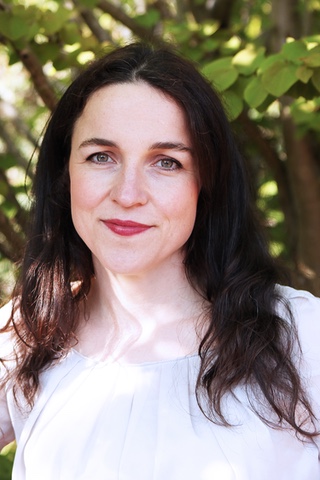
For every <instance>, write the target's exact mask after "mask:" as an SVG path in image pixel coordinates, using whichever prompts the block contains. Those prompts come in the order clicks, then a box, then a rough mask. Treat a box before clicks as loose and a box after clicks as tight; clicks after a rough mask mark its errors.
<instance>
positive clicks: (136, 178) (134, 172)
mask: <svg viewBox="0 0 320 480" xmlns="http://www.w3.org/2000/svg"><path fill="white" fill-rule="evenodd" d="M110 198H111V200H113V201H114V202H116V203H118V204H119V205H121V206H122V207H125V208H129V207H132V206H135V205H144V204H145V203H146V202H147V189H146V185H145V179H144V175H143V172H141V171H140V170H139V169H138V167H135V166H134V165H129V166H128V165H123V166H122V167H121V169H120V170H119V171H118V172H117V174H116V176H115V178H114V182H113V185H112V188H111V191H110Z"/></svg>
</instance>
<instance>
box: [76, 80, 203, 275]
mask: <svg viewBox="0 0 320 480" xmlns="http://www.w3.org/2000/svg"><path fill="white" fill-rule="evenodd" d="M69 172H70V189H71V212H72V219H73V223H74V226H75V228H76V230H77V232H78V234H79V235H80V237H81V238H82V239H83V241H84V242H85V243H86V245H87V246H88V247H89V249H90V250H91V252H92V255H93V263H94V268H95V271H96V272H97V269H99V268H101V267H103V268H104V269H107V270H109V271H111V272H113V273H115V274H128V275H139V274H142V273H144V272H147V271H150V270H152V269H157V268H158V267H159V266H165V265H168V266H169V265H171V266H172V265H173V264H177V262H178V264H179V265H181V261H182V260H183V246H184V245H185V243H186V241H187V240H188V238H189V236H190V234H191V232H192V229H193V226H194V222H195V216H196V207H197V200H198V194H199V182H198V175H197V171H196V166H195V162H194V159H193V153H192V145H191V140H190V135H189V132H188V129H187V125H186V121H185V117H184V113H183V110H182V109H181V108H180V107H179V106H178V105H177V104H176V103H175V102H174V101H173V100H172V99H170V98H169V97H167V96H165V95H164V94H163V93H162V92H160V91H158V90H156V89H154V88H153V87H151V86H149V85H148V84H146V83H143V82H137V83H125V84H115V85H110V86H107V87H103V88H102V89H100V90H98V91H97V92H95V93H94V94H93V95H92V96H91V97H90V99H89V100H88V102H87V105H86V107H85V109H84V111H83V113H82V115H81V116H80V117H79V119H78V120H77V122H76V124H75V127H74V133H73V137H72V145H71V155H70V165H69Z"/></svg>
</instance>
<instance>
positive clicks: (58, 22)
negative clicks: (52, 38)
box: [41, 6, 70, 35]
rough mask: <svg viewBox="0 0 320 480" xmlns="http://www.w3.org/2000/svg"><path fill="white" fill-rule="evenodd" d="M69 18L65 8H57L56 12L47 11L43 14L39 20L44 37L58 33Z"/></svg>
mask: <svg viewBox="0 0 320 480" xmlns="http://www.w3.org/2000/svg"><path fill="white" fill-rule="evenodd" d="M69 17H70V11H69V10H67V9H66V8H63V7H61V6H60V7H59V8H58V10H57V11H56V12H51V11H50V10H47V11H45V12H43V16H42V19H41V28H42V30H43V33H45V35H52V34H53V33H56V32H58V31H59V30H60V29H61V28H62V27H63V26H64V25H65V23H66V21H67V20H68V19H69Z"/></svg>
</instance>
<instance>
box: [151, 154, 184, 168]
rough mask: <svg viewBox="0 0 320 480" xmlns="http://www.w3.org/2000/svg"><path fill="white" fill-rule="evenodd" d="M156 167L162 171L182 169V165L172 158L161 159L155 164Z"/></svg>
mask: <svg viewBox="0 0 320 480" xmlns="http://www.w3.org/2000/svg"><path fill="white" fill-rule="evenodd" d="M156 165H157V166H159V167H161V168H162V169H163V170H178V169H179V168H182V165H181V163H180V162H178V160H174V159H173V158H170V157H166V158H161V159H160V160H158V161H157V163H156Z"/></svg>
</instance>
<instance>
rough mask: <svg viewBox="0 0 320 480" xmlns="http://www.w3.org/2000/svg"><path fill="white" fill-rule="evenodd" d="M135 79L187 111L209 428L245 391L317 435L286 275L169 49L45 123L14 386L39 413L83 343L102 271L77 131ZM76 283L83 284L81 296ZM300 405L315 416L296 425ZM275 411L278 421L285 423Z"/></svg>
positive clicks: (197, 86)
mask: <svg viewBox="0 0 320 480" xmlns="http://www.w3.org/2000/svg"><path fill="white" fill-rule="evenodd" d="M135 81H143V82H147V83H148V84H149V85H151V86H153V87H154V88H156V89H159V90H161V91H162V92H164V93H165V94H166V95H169V96H170V97H171V98H172V99H174V100H175V101H176V102H177V104H179V105H180V106H181V107H182V108H183V110H184V111H185V114H186V118H187V122H188V126H189V131H190V135H191V139H192V145H193V150H194V152H195V158H194V159H195V162H197V166H198V169H199V173H200V179H201V191H200V195H199V200H198V208H197V216H196V222H195V225H194V229H193V232H192V234H191V237H190V238H189V240H188V242H187V245H186V257H185V268H186V273H187V276H188V279H189V281H190V282H191V284H192V285H193V286H194V288H196V289H197V290H198V291H199V292H200V293H201V294H202V295H203V297H204V298H205V299H206V300H207V301H209V302H210V304H211V311H210V312H209V315H208V320H207V325H206V333H205V335H204V337H203V338H202V340H201V343H200V346H199V355H200V358H201V367H200V372H199V377H198V382H197V396H198V401H199V404H200V406H201V408H202V409H203V411H204V413H205V414H206V415H207V416H208V417H209V418H210V419H211V420H212V421H215V422H221V423H222V424H224V425H227V424H228V422H227V419H226V415H225V412H224V411H223V408H222V398H223V396H224V395H225V394H226V393H227V392H233V391H234V389H235V387H236V386H238V385H239V384H244V385H246V386H247V388H248V389H249V388H250V395H251V396H253V398H254V399H255V400H256V401H252V408H254V409H255V411H256V413H257V414H258V415H259V416H260V417H261V418H262V419H263V421H264V422H266V423H267V424H269V425H272V426H277V427H283V428H285V427H291V428H293V429H294V430H295V431H296V432H297V433H298V434H302V435H304V436H307V437H312V436H313V435H315V432H314V431H313V430H312V428H309V427H310V425H311V424H312V419H313V415H312V410H311V407H310V404H309V403H308V400H307V396H306V394H305V392H304V390H303V387H302V385H301V382H300V378H299V374H298V372H297V370H296V367H295V361H294V356H293V353H292V352H293V347H294V345H296V342H297V338H296V334H295V329H294V322H293V319H292V318H291V321H287V320H285V319H283V318H281V317H280V316H279V315H278V314H277V313H276V306H277V305H279V302H282V303H284V299H282V298H281V295H280V293H279V290H278V289H277V287H276V283H277V282H278V280H279V277H278V269H277V268H276V265H275V262H274V260H273V259H272V258H271V256H270V255H269V253H268V248H267V246H266V243H265V240H264V238H263V235H262V234H261V229H260V227H259V225H258V222H257V221H256V218H255V213H254V208H253V206H252V201H251V195H250V189H249V182H248V178H247V175H246V171H245V166H244V162H243V159H242V157H241V155H240V154H239V151H238V149H237V145H236V142H235V139H234V136H233V134H232V130H231V127H230V124H229V122H228V119H227V117H226V115H225V112H224V109H223V106H222V103H221V101H220V99H219V97H218V95H217V94H216V93H215V91H214V89H213V88H212V86H211V85H210V84H209V82H208V81H207V80H206V79H204V78H203V77H202V76H201V75H200V73H199V72H198V71H197V69H196V68H195V67H194V66H193V65H192V64H191V63H190V62H189V61H188V60H186V59H183V58H181V57H180V55H178V54H176V53H175V52H174V51H173V50H172V49H171V48H169V47H167V46H161V47H159V46H158V47H156V48H155V47H152V46H150V45H145V44H132V45H129V46H127V47H124V48H120V49H117V50H114V51H112V52H111V53H109V54H107V55H105V56H103V57H102V58H100V59H98V60H96V61H95V62H93V63H92V64H91V65H90V66H89V67H88V68H87V69H86V70H84V71H83V72H82V73H81V74H80V75H79V76H78V78H77V79H76V80H75V81H74V82H73V83H72V85H71V86H70V87H69V88H68V89H67V91H66V92H65V93H64V95H63V96H62V98H61V100H60V102H59V103H58V106H57V108H56V110H55V112H54V113H53V115H52V117H51V119H50V121H49V123H48V125H47V128H46V132H45V135H44V138H43V142H42V146H41V150H40V155H39V159H38V163H37V169H36V177H35V182H34V188H33V195H34V204H33V209H32V213H31V229H30V234H29V240H28V243H27V246H26V252H25V256H24V259H23V263H22V268H21V275H20V279H19V281H18V283H17V285H16V289H15V292H14V298H15V299H16V300H15V302H14V308H13V314H12V319H11V322H12V323H13V325H14V328H15V330H16V334H17V338H18V339H19V342H18V344H17V355H18V366H17V368H16V371H15V375H16V388H18V389H21V390H22V392H23V394H24V396H25V398H26V400H27V402H28V403H29V404H30V406H32V404H33V402H34V400H35V395H36V392H37V389H38V386H39V375H40V373H41V372H42V371H43V370H44V369H45V368H46V367H48V366H49V365H51V364H52V363H53V362H54V361H56V360H58V359H59V358H61V357H62V356H63V355H64V354H65V353H66V352H67V351H68V349H69V348H70V345H71V344H72V342H73V341H75V338H74V332H75V331H76V327H77V322H78V318H79V311H78V306H79V303H80V301H81V300H83V299H84V298H85V296H86V295H87V294H88V292H89V290H90V284H91V279H92V276H93V273H94V272H93V265H92V258H91V253H90V251H89V250H88V248H87V246H86V245H85V244H84V242H83V241H82V239H81V238H80V237H79V236H78V234H77V232H76V231H75V228H74V226H73V223H72V219H71V213H70V198H69V178H68V161H69V155H70V148H71V137H72V132H73V128H74V124H75V122H76V120H77V119H78V118H79V116H80V115H81V113H82V111H83V109H84V107H85V105H86V103H87V101H88V99H89V98H90V96H91V95H92V94H93V93H94V92H95V91H97V90H98V89H100V88H102V87H104V86H107V85H111V84H116V83H126V82H135ZM74 281H77V282H79V289H78V290H77V291H76V293H75V292H73V291H72V287H71V285H72V282H74ZM287 316H288V318H290V312H289V310H288V309H287ZM260 407H261V408H260ZM300 409H302V410H303V411H304V412H306V418H304V419H302V420H301V421H298V420H297V418H298V414H297V413H298V411H300ZM263 412H267V413H263ZM268 412H269V413H270V412H273V414H274V413H275V414H276V418H277V421H276V422H272V421H271V420H270V418H271V417H273V418H274V415H271V416H270V415H269V413H268ZM305 420H308V421H309V427H308V428H307V427H306V424H305V423H304V421H305ZM310 421H311V423H310Z"/></svg>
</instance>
